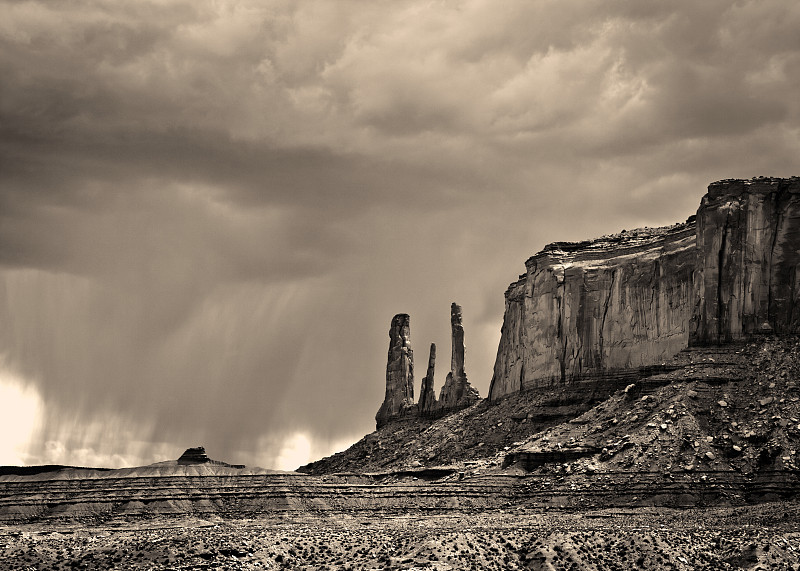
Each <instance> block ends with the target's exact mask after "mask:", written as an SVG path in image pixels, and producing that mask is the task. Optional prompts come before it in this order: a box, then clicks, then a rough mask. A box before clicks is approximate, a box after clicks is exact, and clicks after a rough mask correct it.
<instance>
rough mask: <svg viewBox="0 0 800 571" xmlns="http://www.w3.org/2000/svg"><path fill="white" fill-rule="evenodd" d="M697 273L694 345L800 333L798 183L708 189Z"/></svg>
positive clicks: (700, 219) (726, 184)
mask: <svg viewBox="0 0 800 571" xmlns="http://www.w3.org/2000/svg"><path fill="white" fill-rule="evenodd" d="M697 268H698V271H697V272H696V273H695V295H696V298H695V310H694V315H693V316H692V327H691V335H690V343H691V344H692V345H707V344H716V343H725V342H729V341H735V340H737V339H742V338H747V337H748V336H750V335H752V334H754V333H760V332H774V333H777V334H787V333H798V332H800V287H798V286H800V280H799V279H798V278H799V277H800V178H799V177H792V178H789V179H783V178H764V177H760V178H754V179H752V180H722V181H719V182H715V183H713V184H711V185H709V187H708V194H706V195H705V196H704V197H703V200H702V203H701V204H700V209H699V210H698V215H697Z"/></svg>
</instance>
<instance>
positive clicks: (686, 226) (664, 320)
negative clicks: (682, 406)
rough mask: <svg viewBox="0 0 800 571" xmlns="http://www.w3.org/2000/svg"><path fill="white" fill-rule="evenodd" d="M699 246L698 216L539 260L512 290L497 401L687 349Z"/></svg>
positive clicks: (560, 246)
mask: <svg viewBox="0 0 800 571" xmlns="http://www.w3.org/2000/svg"><path fill="white" fill-rule="evenodd" d="M694 247H695V223H694V219H693V218H690V219H689V220H688V221H687V222H685V223H683V224H676V225H674V226H669V227H663V228H652V229H648V228H644V229H638V230H633V231H630V232H624V233H621V234H616V235H613V236H606V237H603V238H599V239H597V240H592V241H586V242H578V243H555V244H550V245H549V246H547V247H546V248H545V249H544V250H543V251H541V252H540V253H538V254H536V255H535V256H533V257H532V258H530V259H529V260H528V261H527V262H526V264H525V267H526V272H525V274H524V275H522V276H520V279H519V280H518V281H517V282H515V283H513V284H511V286H510V287H509V288H508V290H507V291H506V310H505V317H504V321H503V328H502V331H501V338H500V345H499V348H498V352H497V360H496V362H495V367H494V376H493V378H492V383H491V386H490V389H489V398H490V399H493V400H494V399H498V398H500V397H502V396H505V395H508V394H511V393H515V392H518V391H520V390H526V389H532V388H543V387H548V386H552V385H554V384H559V383H562V382H563V381H565V380H569V379H576V378H585V377H588V376H602V375H604V374H609V373H611V372H613V371H615V370H624V369H631V368H637V367H640V366H643V365H650V364H653V363H660V362H662V361H665V360H666V359H668V358H669V357H671V356H672V355H674V354H675V353H676V352H678V351H679V350H680V349H682V348H683V347H685V346H686V344H687V341H688V338H689V319H690V317H691V303H690V301H691V291H692V272H693V269H694V264H695V252H694Z"/></svg>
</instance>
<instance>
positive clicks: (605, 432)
mask: <svg viewBox="0 0 800 571" xmlns="http://www.w3.org/2000/svg"><path fill="white" fill-rule="evenodd" d="M665 370H667V372H661V373H658V374H655V375H651V376H647V377H644V378H642V379H640V380H638V381H637V382H635V383H633V384H632V385H630V386H628V387H626V389H622V390H620V391H618V392H616V393H615V394H613V395H612V396H611V397H610V398H608V399H604V400H602V402H600V403H599V404H596V405H595V406H594V407H592V408H590V409H589V410H587V411H586V412H584V413H583V414H576V413H575V411H574V410H573V409H572V408H571V407H570V406H567V407H564V409H562V410H563V412H564V416H562V417H555V416H551V415H552V414H553V413H554V412H556V411H557V410H558V407H557V405H556V403H554V402H549V403H546V402H545V401H543V400H542V399H543V398H544V397H543V396H542V395H541V394H539V395H538V396H537V394H536V393H535V392H527V393H522V394H521V395H519V397H518V398H513V399H504V400H502V401H500V402H499V403H498V404H494V405H491V404H489V403H488V402H487V401H483V402H482V403H480V404H478V405H475V406H473V407H471V408H469V409H466V410H463V411H461V412H459V413H456V414H454V415H451V416H448V417H446V418H443V419H440V420H438V421H427V422H425V421H416V422H407V423H401V424H400V425H396V426H393V427H391V428H392V429H391V430H390V429H385V430H382V431H378V432H375V433H373V434H371V435H368V436H366V437H365V438H364V439H362V440H361V441H360V442H358V443H357V444H355V445H354V446H353V447H351V448H350V449H348V450H347V451H344V452H342V453H339V454H336V455H334V456H331V457H329V458H326V459H323V460H321V461H319V462H315V463H312V464H309V465H308V466H304V467H302V468H301V470H302V471H304V472H308V473H313V474H322V473H326V472H342V471H348V470H354V469H361V470H365V471H374V472H375V473H384V474H387V473H391V472H395V473H397V472H401V471H403V470H418V471H422V470H426V469H427V470H431V469H433V468H439V469H441V468H443V467H444V466H447V467H449V468H450V469H454V470H455V471H456V472H458V473H463V474H464V477H465V478H467V479H469V478H491V477H492V476H493V475H494V476H500V475H504V476H508V475H515V476H516V477H520V478H522V479H521V480H520V484H522V483H523V482H524V483H525V484H524V485H526V486H528V488H527V490H528V491H527V493H528V494H530V495H531V497H533V496H535V495H536V494H542V496H541V497H542V498H544V497H546V495H545V494H547V493H549V494H552V495H551V496H550V497H551V498H552V497H558V498H560V499H559V500H558V501H559V502H561V503H562V504H564V505H580V502H585V503H586V504H587V505H591V504H599V505H603V504H606V505H607V504H608V503H609V502H610V503H612V504H613V503H620V502H621V503H623V504H625V503H626V502H627V503H633V504H637V503H641V502H651V501H655V502H656V503H658V502H667V503H668V504H669V503H670V502H677V504H678V505H681V504H682V503H685V504H686V505H695V504H696V503H697V502H698V501H705V502H719V501H726V502H734V503H736V502H745V501H752V500H754V499H758V498H762V499H763V498H769V497H773V498H777V497H786V495H787V494H789V495H791V494H794V493H796V492H797V490H798V484H800V480H799V479H798V474H800V471H798V467H800V459H798V458H797V455H798V453H799V452H800V391H798V383H800V338H797V337H776V336H767V337H762V338H759V339H756V340H753V341H751V342H749V343H742V344H734V345H727V346H723V347H698V348H691V349H685V350H684V351H681V352H680V353H679V354H678V355H677V356H676V357H675V358H674V359H672V360H671V361H670V362H669V363H667V364H666V366H665ZM543 405H545V406H543ZM542 413H545V414H542ZM704 490H705V491H704ZM653 498H657V499H653ZM659 498H660V499H659Z"/></svg>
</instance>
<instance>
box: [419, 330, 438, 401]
mask: <svg viewBox="0 0 800 571" xmlns="http://www.w3.org/2000/svg"><path fill="white" fill-rule="evenodd" d="M435 370H436V343H431V352H430V355H429V357H428V372H427V374H426V375H425V377H424V378H423V379H422V386H421V387H420V390H419V404H418V406H419V413H420V415H421V416H430V415H431V414H433V413H434V412H435V411H436V408H437V406H436V405H437V401H436V393H435V391H434V390H433V377H434V372H435Z"/></svg>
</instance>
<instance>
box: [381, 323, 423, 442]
mask: <svg viewBox="0 0 800 571" xmlns="http://www.w3.org/2000/svg"><path fill="white" fill-rule="evenodd" d="M416 412H417V407H416V406H415V404H414V352H413V350H412V349H411V324H410V318H409V316H408V314H406V313H399V314H397V315H395V316H394V318H392V325H391V327H390V329H389V355H388V359H387V363H386V395H385V396H384V399H383V404H382V405H381V408H380V409H379V410H378V413H377V414H376V415H375V422H376V424H377V427H378V428H381V427H382V426H385V425H386V424H387V423H389V422H391V421H392V420H396V419H398V418H400V417H402V416H406V415H410V414H416Z"/></svg>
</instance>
